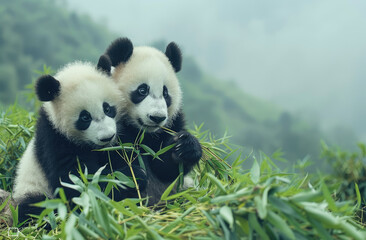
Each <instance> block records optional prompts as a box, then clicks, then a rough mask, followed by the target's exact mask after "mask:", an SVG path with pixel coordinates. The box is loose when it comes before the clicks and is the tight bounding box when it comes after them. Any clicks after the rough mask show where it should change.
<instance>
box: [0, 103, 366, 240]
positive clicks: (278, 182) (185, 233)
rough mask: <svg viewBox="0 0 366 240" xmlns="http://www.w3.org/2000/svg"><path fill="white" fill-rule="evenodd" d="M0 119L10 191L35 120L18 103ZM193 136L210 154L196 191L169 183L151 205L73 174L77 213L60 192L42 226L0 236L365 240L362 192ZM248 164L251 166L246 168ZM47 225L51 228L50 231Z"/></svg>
mask: <svg viewBox="0 0 366 240" xmlns="http://www.w3.org/2000/svg"><path fill="white" fill-rule="evenodd" d="M0 116H1V118H0V136H1V152H0V159H1V162H0V173H1V175H0V176H1V180H2V188H3V189H5V190H9V191H11V185H12V181H13V176H14V167H15V165H16V163H17V160H18V159H19V157H20V156H21V154H22V152H23V151H24V149H25V146H26V144H27V142H28V141H29V139H30V137H31V136H32V135H33V133H34V131H33V130H34V123H35V121H34V115H33V114H29V113H28V112H26V111H25V110H23V109H21V108H19V107H17V106H12V107H10V108H9V109H6V110H3V112H2V113H1V115H0ZM192 133H193V134H194V135H195V136H197V137H198V138H199V139H200V142H201V144H202V146H203V149H204V153H205V154H204V156H203V158H202V160H201V162H200V165H199V166H197V167H196V168H195V169H194V173H193V174H192V177H193V178H194V187H191V188H188V189H184V190H181V191H179V192H178V193H175V194H171V190H172V189H173V187H174V186H173V185H171V187H170V188H168V189H167V190H166V192H165V193H164V194H163V196H162V200H161V202H160V204H159V205H158V206H155V207H146V206H144V205H143V204H142V206H140V204H139V202H140V200H139V199H126V200H123V201H121V202H116V201H114V200H112V199H110V198H108V197H107V196H106V194H105V192H103V191H101V189H100V187H99V185H98V182H99V181H100V180H101V179H102V178H103V179H104V180H105V177H104V176H100V175H99V173H96V174H94V175H91V174H88V173H87V169H80V175H79V176H71V180H72V182H73V184H71V185H64V187H72V188H75V189H78V190H79V191H80V197H78V198H74V199H73V200H72V201H73V202H74V203H75V204H76V207H75V208H73V209H71V208H70V205H69V202H68V201H67V199H66V197H65V196H64V194H63V190H62V189H60V190H59V192H60V198H57V199H52V200H47V201H44V202H42V203H40V204H39V205H40V206H43V207H45V211H43V213H42V214H41V216H40V217H39V220H38V221H36V222H33V223H32V224H29V225H26V226H25V225H21V223H17V222H16V221H15V226H14V227H15V228H12V229H9V228H7V227H6V226H4V225H3V226H2V227H1V228H0V239H3V238H4V239H7V238H8V236H9V234H10V235H11V234H13V236H14V235H18V236H19V238H41V237H43V238H44V239H60V238H61V239H365V238H366V231H365V230H364V227H363V225H362V224H361V223H360V222H358V219H359V218H358V217H357V214H356V213H357V211H358V207H359V206H360V197H357V196H359V192H357V191H356V189H349V191H354V193H355V194H354V197H353V198H352V197H348V198H347V199H340V198H337V192H336V191H337V189H338V187H339V185H337V184H334V183H332V182H330V181H328V180H327V179H328V178H329V177H328V176H327V175H324V174H319V175H316V176H312V177H310V176H308V175H306V174H305V175H303V174H297V173H292V172H288V171H283V170H281V169H279V168H278V167H277V166H276V161H277V160H276V158H277V157H278V153H276V154H275V155H273V156H272V157H269V156H267V155H265V154H261V155H260V156H259V157H256V156H254V155H249V156H242V155H241V154H240V153H239V152H238V151H237V150H235V149H232V148H231V147H230V144H229V143H228V139H227V138H225V137H223V138H221V139H213V138H212V137H211V134H210V133H209V132H207V131H206V132H202V131H201V128H199V127H198V128H196V129H194V130H193V131H192ZM329 151H330V152H332V151H331V150H329ZM276 156H277V157H276ZM327 156H331V154H330V153H329V152H328V155H327ZM229 158H230V159H232V160H233V161H232V164H231V166H230V165H229V164H228V163H227V162H226V160H227V159H229ZM121 160H122V159H121ZM245 161H246V162H249V163H250V164H251V165H252V167H251V168H250V169H243V168H242V163H243V162H245ZM178 180H179V179H177V181H178ZM113 181H114V182H115V181H117V180H115V179H114V180H113ZM0 205H1V204H0ZM53 210H57V212H58V214H57V215H55V214H53ZM76 210H77V211H76ZM46 222H47V223H48V224H49V225H50V226H51V227H52V230H50V231H48V230H45V229H44V226H45V224H46ZM17 227H21V228H20V230H19V232H18V230H17Z"/></svg>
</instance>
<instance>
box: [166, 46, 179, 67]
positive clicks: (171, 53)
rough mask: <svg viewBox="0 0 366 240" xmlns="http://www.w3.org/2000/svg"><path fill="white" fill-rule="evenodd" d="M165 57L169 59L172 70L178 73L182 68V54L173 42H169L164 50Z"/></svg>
mask: <svg viewBox="0 0 366 240" xmlns="http://www.w3.org/2000/svg"><path fill="white" fill-rule="evenodd" d="M165 55H166V56H167V57H168V58H169V61H170V63H171V64H172V66H173V68H174V71H175V72H179V71H180V69H181V68H182V53H181V51H180V49H179V47H178V45H177V44H176V43H175V42H171V43H169V44H168V46H167V47H166V50H165Z"/></svg>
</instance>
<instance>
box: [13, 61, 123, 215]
mask: <svg viewBox="0 0 366 240" xmlns="http://www.w3.org/2000/svg"><path fill="white" fill-rule="evenodd" d="M105 66H108V60H107V61H106V59H105V58H103V57H102V58H101V59H100V61H99V65H98V69H97V68H96V67H95V66H92V65H91V64H90V63H83V62H75V63H72V64H69V65H67V66H65V67H64V68H63V69H61V70H60V71H58V73H57V74H56V75H55V76H54V77H53V76H50V75H45V76H42V77H40V78H39V79H38V81H37V83H36V94H37V96H38V98H39V99H40V100H41V101H43V102H44V103H43V105H42V107H41V109H40V112H39V117H38V121H37V126H36V127H37V128H36V132H35V136H34V138H33V139H32V140H31V141H30V143H29V145H28V147H27V149H26V151H25V152H24V154H23V156H22V158H21V160H20V162H19V164H18V169H17V174H16V178H15V184H14V188H13V198H14V200H15V201H16V202H17V203H19V221H20V222H22V221H24V220H26V219H27V218H28V217H29V216H28V214H39V213H40V212H41V210H42V209H40V208H37V207H34V206H31V205H30V204H32V203H36V202H40V201H42V200H44V199H45V198H46V197H47V198H53V197H54V191H55V189H56V188H57V187H61V184H60V181H63V182H70V179H69V177H68V176H69V173H73V174H77V168H78V163H77V158H78V159H79V161H80V164H81V166H82V168H84V166H87V168H88V171H89V173H93V172H95V171H96V170H97V169H99V168H100V167H102V166H103V165H105V164H106V163H108V161H107V159H108V156H107V155H106V154H107V153H106V152H97V151H92V150H94V149H97V148H101V147H105V146H109V145H112V144H114V143H115V141H116V139H117V137H118V127H119V126H117V124H116V123H117V121H118V118H119V116H120V113H121V107H122V106H123V102H124V100H123V95H122V94H121V92H120V91H118V89H117V86H116V85H115V84H114V82H113V81H112V79H111V78H110V77H109V76H108V73H109V71H110V66H109V69H108V67H107V68H106V67H105ZM106 169H109V167H107V168H106ZM106 174H108V173H106ZM64 190H65V193H66V196H67V198H68V199H71V198H72V197H75V196H78V194H79V193H78V192H77V191H75V190H72V189H70V188H65V189H64Z"/></svg>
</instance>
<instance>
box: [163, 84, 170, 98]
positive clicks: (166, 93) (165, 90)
mask: <svg viewBox="0 0 366 240" xmlns="http://www.w3.org/2000/svg"><path fill="white" fill-rule="evenodd" d="M163 96H164V98H167V97H168V96H169V94H168V89H167V88H166V86H164V88H163Z"/></svg>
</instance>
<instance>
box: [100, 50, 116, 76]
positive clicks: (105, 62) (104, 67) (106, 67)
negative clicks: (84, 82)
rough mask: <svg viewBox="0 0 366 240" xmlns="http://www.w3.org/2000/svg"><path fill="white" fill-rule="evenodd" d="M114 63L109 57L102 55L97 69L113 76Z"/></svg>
mask: <svg viewBox="0 0 366 240" xmlns="http://www.w3.org/2000/svg"><path fill="white" fill-rule="evenodd" d="M111 68H112V61H111V59H110V58H109V57H108V56H107V55H105V54H104V55H102V56H100V58H99V61H98V65H97V69H98V70H100V71H102V72H105V73H106V74H108V75H111Z"/></svg>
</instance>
